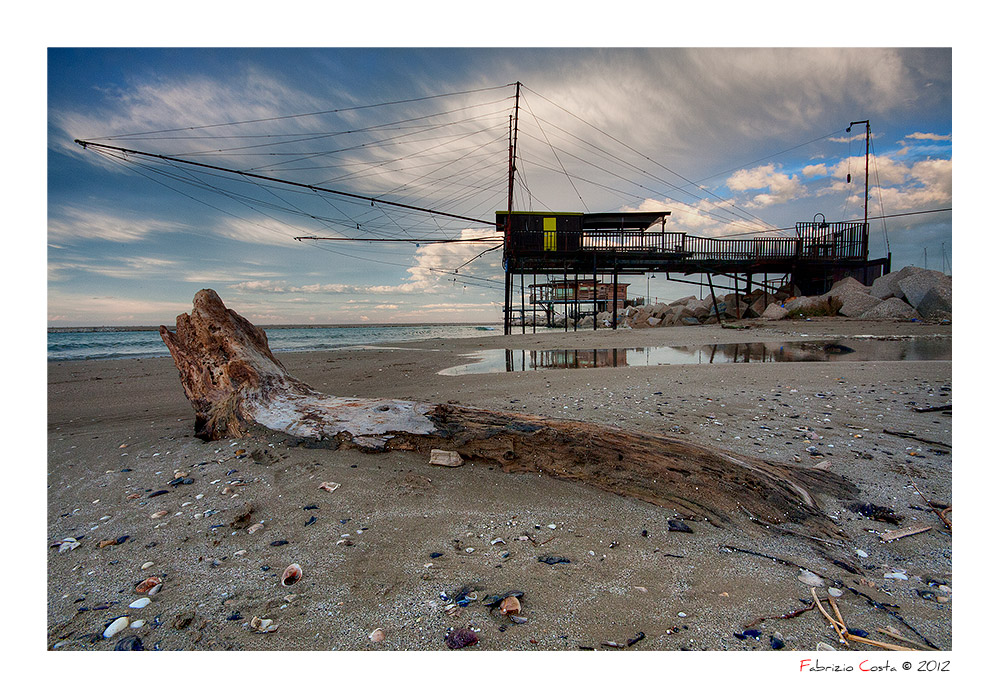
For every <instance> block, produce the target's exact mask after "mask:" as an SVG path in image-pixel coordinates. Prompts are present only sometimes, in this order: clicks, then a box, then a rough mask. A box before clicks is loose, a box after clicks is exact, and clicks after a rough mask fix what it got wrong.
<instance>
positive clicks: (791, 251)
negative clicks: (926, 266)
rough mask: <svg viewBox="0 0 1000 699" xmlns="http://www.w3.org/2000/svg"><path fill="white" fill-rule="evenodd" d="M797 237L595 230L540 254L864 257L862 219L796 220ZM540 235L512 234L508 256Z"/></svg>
mask: <svg viewBox="0 0 1000 699" xmlns="http://www.w3.org/2000/svg"><path fill="white" fill-rule="evenodd" d="M795 229H796V235H795V237H791V236H789V237H777V236H775V237H766V238H763V237H762V238H705V237H701V236H695V235H688V234H687V233H675V232H648V231H647V232H641V233H640V232H634V231H593V232H583V233H561V234H560V237H559V240H558V245H557V247H556V248H555V249H554V250H544V252H556V253H578V252H605V253H607V252H620V253H629V254H634V253H648V254H654V255H666V256H675V257H678V258H681V259H690V260H716V261H726V262H740V261H754V260H768V261H773V260H793V259H809V260H823V259H828V260H837V259H856V260H862V259H867V256H868V230H867V225H866V224H864V223H845V222H838V223H826V222H821V223H811V222H810V223H799V224H796V226H795ZM540 236H541V234H540V233H532V232H522V233H515V234H512V236H511V240H510V242H511V249H510V250H509V251H508V254H518V253H522V252H538V251H543V246H542V242H541V237H540Z"/></svg>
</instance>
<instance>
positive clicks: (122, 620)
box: [104, 616, 128, 638]
mask: <svg viewBox="0 0 1000 699" xmlns="http://www.w3.org/2000/svg"><path fill="white" fill-rule="evenodd" d="M126 626H128V617H127V616H120V617H118V618H117V619H115V620H114V621H112V622H111V623H110V624H108V628H106V629H104V638H111V637H112V636H114V635H115V634H116V633H118V632H119V631H121V630H122V629H124V628H125V627H126Z"/></svg>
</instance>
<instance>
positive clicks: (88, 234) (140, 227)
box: [49, 207, 183, 243]
mask: <svg viewBox="0 0 1000 699" xmlns="http://www.w3.org/2000/svg"><path fill="white" fill-rule="evenodd" d="M182 228H183V227H182V226H180V225H178V224H176V223H172V222H166V221H162V220H158V219H152V218H139V217H136V218H126V217H123V216H117V215H115V214H109V213H105V212H100V211H89V210H86V209H79V208H72V207H63V208H61V209H59V210H58V211H57V212H56V213H55V215H53V216H51V217H50V218H49V241H50V242H52V241H59V242H66V241H72V240H110V241H114V242H118V243H131V242H135V241H139V240H143V239H144V238H146V237H147V236H148V235H149V234H150V233H153V232H168V231H169V232H174V231H178V230H181V229H182Z"/></svg>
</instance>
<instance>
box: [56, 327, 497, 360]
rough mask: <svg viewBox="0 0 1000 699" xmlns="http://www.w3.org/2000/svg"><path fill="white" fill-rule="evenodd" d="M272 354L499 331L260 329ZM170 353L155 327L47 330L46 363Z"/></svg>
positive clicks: (404, 328) (481, 334)
mask: <svg viewBox="0 0 1000 699" xmlns="http://www.w3.org/2000/svg"><path fill="white" fill-rule="evenodd" d="M264 332H266V333H267V341H268V345H269V346H270V348H271V351H273V352H314V351H317V350H336V349H361V348H364V347H366V346H369V345H384V344H386V343H392V342H412V341H415V340H447V339H451V338H468V337H485V336H489V335H501V334H503V327H502V326H500V327H497V326H493V325H451V324H441V325H359V326H336V327H334V326H323V327H270V328H269V327H266V326H265V327H264ZM169 355H170V353H169V352H168V351H167V347H166V345H164V344H163V340H162V339H160V333H159V332H158V331H157V330H154V329H128V328H49V331H48V359H49V361H50V362H62V361H74V360H80V359H128V358H137V359H139V358H146V357H167V356H169Z"/></svg>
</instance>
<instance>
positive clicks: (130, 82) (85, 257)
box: [47, 48, 952, 325]
mask: <svg viewBox="0 0 1000 699" xmlns="http://www.w3.org/2000/svg"><path fill="white" fill-rule="evenodd" d="M951 54H952V52H951V50H950V49H947V48H936V49H891V48H886V49H879V48H845V49H835V48H804V49H768V48H760V49H713V48H693V49H671V48H663V49H644V50H641V49H568V48H552V49H516V50H504V49H500V48H486V49H457V48H441V49H435V48H413V49H386V48H371V49H368V48H352V49H296V48H288V49H263V48H257V49H193V48H178V49H86V48H76V49H55V48H53V49H49V51H48V56H47V58H48V67H47V82H48V86H47V97H48V112H47V116H48V129H47V146H48V185H47V186H48V202H47V212H48V248H47V279H48V308H47V317H48V323H49V325H99V324H136V325H140V324H142V325H144V324H159V323H170V322H172V320H173V318H174V317H175V316H176V315H177V314H178V313H181V312H184V311H186V310H188V309H189V308H190V303H191V299H192V297H193V296H194V293H195V292H196V291H198V290H199V289H201V288H205V287H210V288H214V289H216V290H217V291H218V292H219V293H220V295H221V296H222V297H223V299H224V300H226V302H227V303H228V304H229V305H231V306H232V307H234V308H236V309H237V310H239V311H240V312H241V313H242V314H243V315H245V316H247V317H248V318H250V319H251V320H253V321H255V322H259V323H280V322H289V323H353V322H425V321H426V322H438V321H444V322H459V321H469V322H496V321H497V320H499V318H500V304H501V302H502V295H503V294H502V290H501V288H500V284H499V281H500V280H501V279H502V274H501V271H500V267H499V262H500V254H499V251H494V252H489V253H486V254H484V255H482V256H481V257H478V258H476V259H472V258H474V257H475V256H476V255H478V254H479V253H481V252H484V251H485V250H487V249H488V248H489V247H491V246H489V245H484V244H481V243H478V242H468V243H464V244H457V245H447V246H445V245H432V244H423V245H420V246H419V247H417V246H415V245H414V244H412V243H409V242H394V243H363V242H324V243H319V242H297V241H295V240H294V237H295V236H296V235H299V236H301V235H320V236H336V237H353V236H357V237H362V236H364V237H378V238H400V237H407V238H435V237H446V238H450V239H462V238H465V239H470V238H476V237H480V236H482V235H484V234H485V235H489V234H490V233H492V231H491V230H490V228H489V227H488V226H482V225H479V224H474V223H470V222H467V221H461V220H455V219H444V218H440V217H430V216H423V215H416V214H411V213H406V212H403V211H402V210H394V209H392V207H379V208H378V210H373V209H375V207H372V206H371V205H370V204H369V203H362V204H361V205H359V204H357V203H353V202H351V201H349V200H347V199H344V198H337V197H333V196H327V197H319V196H317V195H316V194H315V193H313V194H300V193H296V192H294V191H292V190H291V189H285V188H282V189H275V188H264V187H261V186H259V184H257V183H254V182H250V181H247V180H244V181H237V180H238V179H239V178H227V179H222V178H216V177H214V176H212V175H205V174H203V173H202V174H198V173H195V172H193V171H190V170H187V169H185V170H181V169H179V168H174V167H173V166H165V165H164V164H163V163H160V164H155V168H154V169H150V168H148V167H145V166H146V165H154V164H153V163H144V162H141V160H139V159H135V158H133V159H130V161H129V162H121V161H117V160H113V159H111V158H107V157H104V156H102V155H100V154H98V153H95V152H93V151H92V150H87V151H84V150H83V149H81V148H80V147H79V146H78V145H76V144H74V143H73V139H76V138H81V139H93V140H94V141H98V142H105V143H114V144H117V145H120V146H122V147H127V148H133V149H136V150H143V151H149V152H153V153H163V154H182V155H181V156H180V157H184V158H185V159H191V160H194V161H198V162H205V163H211V164H215V165H221V166H226V167H233V168H235V169H245V168H253V169H254V170H253V171H254V172H258V173H261V174H266V175H268V176H273V177H279V178H282V179H290V180H294V181H297V182H304V183H310V184H320V183H324V185H323V186H326V187H329V188H336V189H340V190H342V191H350V192H356V193H359V194H363V195H366V196H373V197H378V198H384V199H386V200H389V201H398V202H401V203H407V204H410V205H414V206H419V207H424V208H433V209H440V210H442V211H446V212H448V213H460V214H462V215H464V216H468V217H470V218H475V219H484V220H492V219H493V215H494V211H496V210H497V209H503V208H505V207H506V191H505V184H506V183H505V177H506V169H507V163H506V149H507V140H506V139H507V124H508V115H509V114H510V113H511V110H512V106H513V95H514V88H513V86H512V83H514V82H515V81H520V82H522V83H523V85H524V91H523V92H522V97H523V99H522V103H521V107H522V109H521V111H520V122H519V134H520V136H519V142H518V150H519V154H520V156H521V160H520V161H519V164H518V165H519V180H518V195H517V197H518V198H517V202H516V206H517V208H528V207H531V208H536V209H549V210H570V211H618V210H637V209H668V210H671V211H673V212H674V213H673V216H672V217H671V219H670V223H669V224H668V228H669V229H672V230H683V231H687V232H689V233H692V234H697V235H728V234H733V233H746V232H748V231H752V230H761V229H768V228H787V227H791V226H793V225H794V224H795V222H796V221H805V220H812V219H813V217H814V215H815V214H817V213H822V214H824V215H825V216H826V218H827V220H830V221H835V220H844V219H855V218H859V217H860V216H861V214H862V201H863V199H862V197H863V187H862V186H861V183H862V182H863V179H864V157H863V155H864V141H863V139H862V138H860V136H861V135H862V134H863V128H861V129H858V128H855V130H854V132H852V134H847V133H845V129H846V127H847V125H848V124H849V123H850V122H851V121H854V120H860V119H870V120H871V124H872V132H873V138H874V147H875V155H876V156H877V158H876V160H875V161H874V164H875V166H876V167H877V175H878V181H879V184H880V185H881V186H880V187H879V189H878V190H875V189H873V190H872V195H873V198H872V201H871V204H870V207H871V209H870V210H871V213H872V214H873V215H877V214H880V213H885V214H887V215H891V214H897V213H907V212H913V211H927V210H933V209H943V208H949V207H951V198H952V140H951V138H952V55H951ZM294 115H300V116H296V118H283V119H276V117H291V116H294ZM204 126H211V128H198V129H192V128H190V127H204ZM375 127H379V128H375ZM153 132H155V133H153ZM139 133H142V134H145V135H143V136H130V137H128V138H122V139H120V140H116V141H111V140H109V138H110V137H116V136H121V135H124V134H139ZM140 166H143V167H140ZM848 173H850V174H851V175H852V177H851V180H852V182H851V183H850V184H848V183H847V181H846V180H847V177H846V176H847V174H848ZM195 178H198V179H195ZM874 180H875V173H874V171H873V173H872V181H873V186H874ZM951 222H952V218H951V213H950V212H943V213H935V214H924V215H915V216H906V217H900V218H890V219H886V221H885V228H884V229H883V224H882V222H881V221H875V222H873V224H872V227H871V230H872V235H871V241H872V242H871V255H872V257H881V256H884V254H885V251H886V238H888V244H889V247H890V249H891V252H892V258H893V268H895V269H898V268H900V267H902V266H905V265H908V264H917V265H923V264H924V255H925V251H926V256H927V263H928V265H927V266H929V267H932V268H936V269H943V268H945V263H946V260H947V261H948V262H950V261H951ZM470 260H471V262H470ZM456 269H458V270H459V272H460V274H456V273H455V270H456ZM946 271H949V272H950V271H951V270H950V268H949V269H946ZM449 272H450V273H449ZM631 281H632V283H633V284H635V285H636V287H635V288H636V289H639V290H640V292H639V293H644V292H645V286H646V282H645V280H644V279H643V278H642V277H636V278H634V279H632V280H631ZM690 288H691V287H687V286H683V285H671V284H669V283H667V282H664V281H663V280H662V279H655V280H653V281H652V282H651V284H650V292H651V295H654V296H659V297H661V298H662V297H666V298H673V297H677V296H681V295H687V294H688V293H691V292H690V291H689V289H690Z"/></svg>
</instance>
